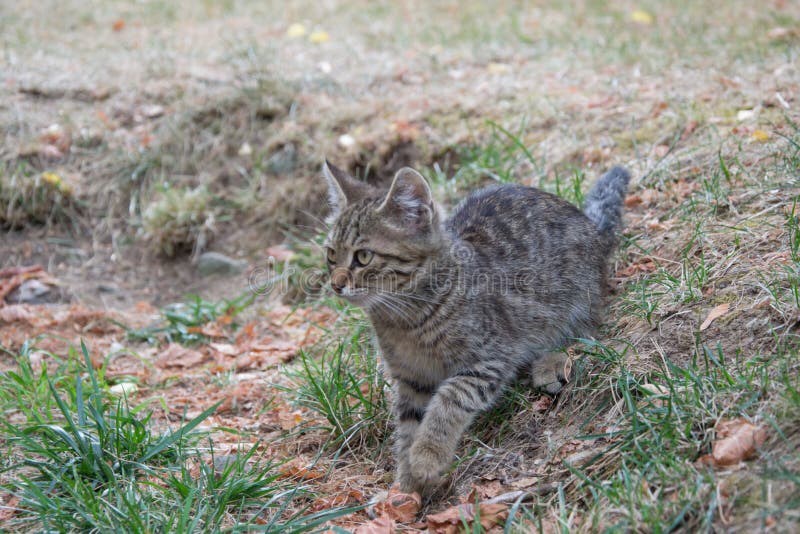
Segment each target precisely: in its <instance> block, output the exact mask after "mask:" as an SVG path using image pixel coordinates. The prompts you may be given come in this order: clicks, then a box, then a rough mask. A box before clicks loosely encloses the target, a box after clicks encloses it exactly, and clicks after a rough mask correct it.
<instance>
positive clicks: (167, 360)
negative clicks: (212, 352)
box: [156, 343, 206, 369]
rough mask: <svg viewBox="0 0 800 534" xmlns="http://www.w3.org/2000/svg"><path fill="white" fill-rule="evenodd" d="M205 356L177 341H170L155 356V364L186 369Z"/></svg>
mask: <svg viewBox="0 0 800 534" xmlns="http://www.w3.org/2000/svg"><path fill="white" fill-rule="evenodd" d="M205 358H206V357H205V355H204V354H203V353H202V352H200V351H197V350H194V349H190V348H187V347H184V346H183V345H179V344H177V343H170V344H169V345H168V346H167V348H166V349H165V350H164V351H163V352H162V353H161V354H159V355H158V358H156V365H157V366H158V367H161V368H171V367H180V368H184V369H186V368H188V367H194V366H195V365H197V364H199V363H202V362H203V360H205Z"/></svg>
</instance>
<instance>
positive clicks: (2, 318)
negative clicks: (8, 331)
mask: <svg viewBox="0 0 800 534" xmlns="http://www.w3.org/2000/svg"><path fill="white" fill-rule="evenodd" d="M34 318H35V316H34V315H33V313H31V311H30V310H28V308H26V307H25V306H24V305H22V304H11V305H9V306H4V307H2V308H0V323H13V322H16V321H28V322H30V321H31V320H33V319H34Z"/></svg>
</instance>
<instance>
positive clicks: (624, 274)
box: [615, 258, 656, 278]
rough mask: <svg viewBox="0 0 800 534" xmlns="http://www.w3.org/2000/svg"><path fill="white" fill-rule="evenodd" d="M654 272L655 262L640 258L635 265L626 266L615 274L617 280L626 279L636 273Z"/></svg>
mask: <svg viewBox="0 0 800 534" xmlns="http://www.w3.org/2000/svg"><path fill="white" fill-rule="evenodd" d="M655 270H656V264H655V262H654V261H653V260H652V259H650V258H641V259H639V260H638V261H637V262H636V263H632V264H631V265H628V266H627V267H625V268H624V269H620V270H619V271H617V272H616V274H615V276H616V277H617V278H628V277H629V276H633V275H634V274H637V273H649V272H652V271H655Z"/></svg>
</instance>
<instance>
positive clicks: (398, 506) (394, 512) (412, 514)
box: [375, 486, 422, 523]
mask: <svg viewBox="0 0 800 534" xmlns="http://www.w3.org/2000/svg"><path fill="white" fill-rule="evenodd" d="M420 506H422V499H421V498H420V495H419V493H416V492H414V493H403V492H401V491H400V489H399V488H398V487H397V486H392V487H391V488H389V494H388V495H387V496H386V500H384V501H382V502H379V503H378V504H376V505H375V513H376V514H378V515H386V516H388V517H390V518H392V519H393V520H395V521H398V522H400V523H411V522H412V521H414V519H415V518H416V517H417V512H419V508H420Z"/></svg>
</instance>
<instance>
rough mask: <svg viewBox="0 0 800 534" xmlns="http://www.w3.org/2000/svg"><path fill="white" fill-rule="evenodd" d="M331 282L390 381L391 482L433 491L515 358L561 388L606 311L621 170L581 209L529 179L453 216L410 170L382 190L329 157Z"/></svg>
mask: <svg viewBox="0 0 800 534" xmlns="http://www.w3.org/2000/svg"><path fill="white" fill-rule="evenodd" d="M322 174H323V176H324V178H325V181H326V182H327V186H328V193H329V201H330V207H331V212H330V216H329V219H328V223H329V232H328V235H327V238H326V242H325V248H326V254H327V258H326V259H327V264H328V268H329V271H330V286H331V289H332V290H333V291H334V292H335V293H336V295H338V296H339V297H341V298H343V299H345V300H346V301H349V302H350V303H351V304H354V305H356V306H359V307H361V308H363V309H364V310H365V312H366V314H367V316H368V317H369V319H370V321H371V323H372V325H373V327H374V330H375V336H376V339H377V344H378V348H379V349H380V352H381V354H382V359H383V363H384V368H385V371H386V372H387V373H388V377H389V379H390V382H391V383H392V387H393V395H392V411H393V417H394V422H395V430H394V433H395V436H394V452H395V458H396V465H397V468H396V482H397V483H399V485H400V489H401V491H404V492H412V491H416V492H419V493H420V494H422V495H423V496H425V495H430V494H432V493H434V492H435V491H436V490H437V488H440V486H441V483H442V482H443V477H442V474H443V472H444V471H445V470H446V469H447V468H448V467H449V466H450V464H451V462H452V461H453V458H454V455H455V453H456V448H457V446H458V444H459V442H460V440H461V436H462V435H463V433H464V432H465V431H466V429H467V427H468V426H469V425H470V423H471V422H472V421H473V419H474V418H475V416H476V415H477V414H479V413H481V412H482V411H484V410H486V409H488V408H489V407H491V406H492V404H493V403H494V402H495V401H496V400H497V399H498V397H499V396H500V395H501V393H502V392H503V390H504V389H505V388H506V387H507V386H508V385H509V384H510V383H511V382H512V381H513V380H515V379H516V377H517V376H518V375H519V373H520V372H521V371H522V370H527V371H528V372H529V373H530V376H531V379H532V383H533V385H534V386H535V387H537V388H540V389H543V390H545V391H547V392H548V393H550V394H556V393H558V392H559V391H560V390H561V388H562V386H563V385H564V384H565V383H566V376H565V367H566V365H567V363H568V362H567V357H566V355H565V354H564V352H563V351H560V350H559V349H560V348H561V347H563V346H564V345H565V344H566V343H568V342H569V341H570V340H572V339H574V338H577V337H589V336H591V335H592V334H593V332H594V330H595V328H596V326H597V325H598V323H599V321H600V318H601V312H602V309H603V297H604V292H605V288H606V283H607V273H606V271H607V264H608V260H609V256H610V254H611V253H612V251H613V250H614V249H615V247H616V244H617V241H618V237H617V235H618V232H619V230H620V227H621V223H622V206H623V202H624V198H625V192H626V190H627V187H628V182H629V180H630V175H629V173H628V172H627V171H626V170H625V169H623V168H621V167H614V168H613V169H611V170H610V171H609V172H608V173H606V174H605V175H604V176H603V177H602V178H600V179H599V180H598V181H597V183H596V185H595V186H594V188H593V189H592V190H591V191H590V192H589V193H588V195H587V196H586V198H585V201H584V207H583V212H581V211H580V210H579V209H578V208H576V207H575V206H573V205H572V204H570V203H569V202H567V201H565V200H562V199H561V198H559V197H557V196H555V195H552V194H550V193H546V192H544V191H540V190H538V189H536V188H533V187H523V186H520V185H494V186H490V187H487V188H485V189H481V190H479V191H476V192H473V193H472V194H470V195H469V196H467V198H466V199H465V200H463V201H462V202H461V203H460V205H459V206H458V207H456V208H455V210H454V211H453V213H452V215H451V216H450V217H446V215H445V212H444V210H443V209H442V208H441V207H440V206H439V205H438V204H437V203H436V202H435V201H434V199H433V197H432V193H431V189H430V187H429V185H428V183H427V181H426V180H425V178H423V177H422V175H420V174H419V173H418V172H416V171H415V170H413V169H411V168H409V167H406V168H403V169H401V170H399V171H398V172H397V174H396V175H395V177H394V180H393V182H392V184H391V186H390V188H389V190H388V192H386V191H381V190H379V189H377V188H375V187H373V186H370V185H368V184H366V183H364V182H362V181H359V180H356V179H355V178H353V177H352V176H350V175H348V174H347V173H346V172H344V171H342V170H340V169H337V168H336V167H335V166H333V165H331V164H330V163H328V162H327V161H326V162H325V165H324V166H323V171H322Z"/></svg>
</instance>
